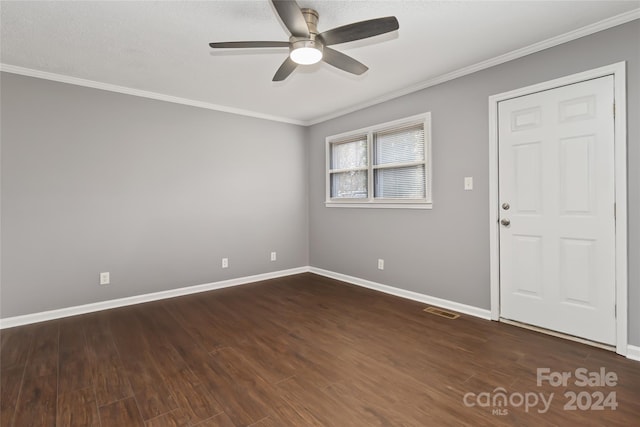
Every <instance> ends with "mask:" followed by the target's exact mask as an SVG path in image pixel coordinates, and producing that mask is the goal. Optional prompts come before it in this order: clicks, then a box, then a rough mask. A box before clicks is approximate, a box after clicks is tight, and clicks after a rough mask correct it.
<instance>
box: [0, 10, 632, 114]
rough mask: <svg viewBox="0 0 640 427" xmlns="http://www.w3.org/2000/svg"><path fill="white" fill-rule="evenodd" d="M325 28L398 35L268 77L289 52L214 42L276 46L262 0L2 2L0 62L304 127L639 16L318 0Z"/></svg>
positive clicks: (276, 28) (275, 31) (280, 29)
mask: <svg viewBox="0 0 640 427" xmlns="http://www.w3.org/2000/svg"><path fill="white" fill-rule="evenodd" d="M298 3H299V4H300V6H301V7H311V8H314V9H316V10H317V11H318V12H319V14H320V22H319V24H318V27H319V29H320V31H324V30H327V29H330V28H333V27H337V26H340V25H344V24H348V23H351V22H354V21H360V20H365V19H371V18H377V17H382V16H389V15H395V16H396V17H397V18H398V21H399V22H400V29H399V31H397V32H394V33H390V34H386V35H382V36H378V37H375V38H371V39H367V40H362V41H357V42H352V43H345V44H342V45H336V46H334V47H335V48H336V49H337V50H340V51H342V52H344V53H347V54H349V55H351V56H353V57H354V58H356V59H358V60H359V61H361V62H363V63H365V64H366V65H368V66H369V68H370V69H369V71H368V72H367V73H365V74H364V75H362V76H353V75H350V74H347V73H345V72H343V71H340V70H337V69H335V68H333V67H331V66H330V65H327V64H324V63H320V64H315V65H311V66H305V67H298V69H297V70H296V71H295V72H294V73H293V74H292V75H291V76H290V77H289V78H288V79H287V80H286V81H284V82H280V83H274V82H272V81H271V78H272V76H273V74H274V73H275V71H276V69H277V68H278V67H279V66H280V64H281V63H282V61H283V60H284V59H285V58H286V55H287V54H288V51H287V49H286V48H285V49H261V50H258V49H255V50H249V49H245V50H242V51H212V49H210V48H209V46H208V43H209V42H211V41H234V40H282V41H286V40H287V39H288V33H287V32H286V30H285V28H284V26H283V25H282V23H281V22H280V21H279V19H278V17H277V16H276V14H275V11H274V9H273V6H272V5H271V4H270V2H269V1H267V0H261V1H203V2H195V1H164V2H155V1H123V2H121V1H102V2H100V1H75V2H68V1H49V2H22V1H2V3H1V5H0V7H1V9H0V17H1V21H0V23H1V37H2V40H1V45H0V47H1V50H0V61H1V62H2V64H4V65H9V66H17V67H24V68H28V69H33V70H38V71H46V72H51V73H56V74H61V75H65V76H71V77H75V78H81V79H88V80H92V81H97V82H102V83H107V84H112V85H118V86H124V87H129V88H133V89H137V90H143V91H149V92H155V93H160V94H165V95H169V96H174V97H180V98H186V99H189V100H193V101H198V102H203V103H208V104H215V105H220V106H225V107H229V108H232V109H240V110H244V111H247V112H253V113H258V114H261V115H268V116H273V117H276V118H281V119H283V120H286V121H292V122H299V123H311V122H314V121H318V120H321V119H322V118H325V117H328V116H331V115H333V114H334V113H335V112H339V111H346V110H349V109H351V108H354V107H356V106H358V105H363V104H366V103H369V102H371V101H372V100H375V99H380V98H384V97H386V96H389V94H392V93H396V92H398V91H402V90H403V89H406V88H409V87H414V86H416V85H419V84H420V83H421V82H425V81H428V80H432V79H434V78H437V77H438V76H442V75H444V74H446V73H450V72H452V71H455V70H458V69H461V68H464V67H468V66H471V65H473V64H477V63H479V62H482V61H486V60H489V59H491V58H495V57H497V56H500V55H503V54H506V53H508V52H511V51H514V50H516V49H520V48H523V47H525V46H529V45H532V44H535V43H537V42H540V41H543V40H546V39H549V38H552V37H556V36H559V35H562V34H565V33H568V32H571V31H574V30H576V29H578V28H581V27H584V26H587V25H591V24H593V23H596V22H599V21H602V20H604V19H607V18H610V17H613V16H616V15H619V14H622V13H626V12H629V11H631V10H635V11H636V12H637V9H638V7H639V6H640V2H638V1H565V2H560V1H533V2H531V1H510V2H483V1H461V2H450V1H446V2H445V1H371V0H367V1H316V0H300V1H299V2H298Z"/></svg>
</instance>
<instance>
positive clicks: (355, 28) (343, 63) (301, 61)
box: [209, 0, 399, 82]
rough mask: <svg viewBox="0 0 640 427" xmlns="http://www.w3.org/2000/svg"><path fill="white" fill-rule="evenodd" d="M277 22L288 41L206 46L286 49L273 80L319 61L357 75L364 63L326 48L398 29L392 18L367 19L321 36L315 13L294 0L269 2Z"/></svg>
mask: <svg viewBox="0 0 640 427" xmlns="http://www.w3.org/2000/svg"><path fill="white" fill-rule="evenodd" d="M271 3H273V6H274V7H275V9H276V12H277V13H278V15H279V16H280V19H281V20H282V22H283V23H284V25H285V26H286V27H287V29H288V30H289V32H290V33H291V37H289V41H288V42H285V41H246V42H214V43H209V46H211V47H212V48H214V49H229V48H232V49H236V48H261V47H288V48H289V57H287V59H285V61H284V62H283V63H282V65H281V66H280V68H278V71H276V74H275V75H274V76H273V81H274V82H278V81H282V80H284V79H286V78H287V77H289V75H290V74H291V73H292V72H293V70H295V69H296V67H297V66H298V65H309V64H315V63H316V62H319V61H320V60H322V61H324V62H326V63H327V64H330V65H333V66H334V67H336V68H339V69H341V70H344V71H347V72H349V73H352V74H357V75H360V74H362V73H364V72H365V71H367V70H368V69H369V68H368V67H367V66H366V65H364V64H363V63H361V62H359V61H357V60H355V59H353V58H352V57H350V56H348V55H345V54H344V53H341V52H338V51H337V50H334V49H332V48H330V47H329V46H332V45H335V44H340V43H346V42H351V41H355V40H361V39H366V38H368V37H373V36H377V35H380V34H385V33H389V32H391V31H395V30H397V29H398V28H399V25H398V20H397V19H396V17H395V16H387V17H385V18H377V19H370V20H367V21H360V22H354V23H353V24H348V25H343V26H341V27H337V28H333V29H331V30H328V31H324V32H322V33H319V32H318V27H317V25H318V18H319V15H318V12H316V11H315V10H313V9H307V8H300V6H298V4H297V3H296V2H295V1H294V0H271Z"/></svg>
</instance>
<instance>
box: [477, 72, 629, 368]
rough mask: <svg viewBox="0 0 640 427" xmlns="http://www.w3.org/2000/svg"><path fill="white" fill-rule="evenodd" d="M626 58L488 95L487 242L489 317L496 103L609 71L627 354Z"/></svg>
mask: <svg viewBox="0 0 640 427" xmlns="http://www.w3.org/2000/svg"><path fill="white" fill-rule="evenodd" d="M625 70H626V62H624V61H623V62H618V63H615V64H611V65H607V66H604V67H600V68H596V69H593V70H589V71H585V72H582V73H577V74H572V75H569V76H565V77H561V78H558V79H554V80H550V81H547V82H543V83H539V84H535V85H532V86H527V87H523V88H520V89H516V90H512V91H509V92H503V93H500V94H497V95H492V96H490V97H489V232H490V236H489V245H490V285H491V319H492V320H496V321H498V320H500V248H499V242H500V240H499V233H500V229H499V224H498V220H499V203H500V200H499V191H498V190H499V188H498V103H499V102H500V101H505V100H507V99H511V98H515V97H519V96H525V95H529V94H532V93H536V92H541V91H545V90H549V89H554V88H557V87H560V86H566V85H570V84H573V83H579V82H581V81H585V80H590V79H595V78H598V77H604V76H609V75H612V76H613V78H614V83H613V85H614V99H615V115H614V167H615V172H614V174H615V203H616V230H615V240H616V244H615V251H616V260H615V275H616V284H615V289H616V353H618V354H621V355H623V356H626V355H627V340H628V337H627V328H628V323H627V322H628V320H627V319H628V314H627V310H628V307H627V291H628V288H627V287H628V279H627V271H628V270H627V262H628V255H627V112H626V106H627V101H626V93H627V92H626V76H625Z"/></svg>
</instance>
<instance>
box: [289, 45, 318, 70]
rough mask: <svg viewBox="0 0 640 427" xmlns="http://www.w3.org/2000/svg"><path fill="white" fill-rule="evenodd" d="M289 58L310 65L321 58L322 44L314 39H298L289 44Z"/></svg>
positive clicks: (297, 62)
mask: <svg viewBox="0 0 640 427" xmlns="http://www.w3.org/2000/svg"><path fill="white" fill-rule="evenodd" d="M289 56H290V57H291V60H292V61H293V62H295V63H296V64H300V65H311V64H315V63H316V62H320V61H321V60H322V45H321V44H320V43H316V42H315V41H314V40H300V41H296V42H293V43H292V44H291V52H290V53H289Z"/></svg>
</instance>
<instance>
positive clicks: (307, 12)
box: [289, 8, 324, 52]
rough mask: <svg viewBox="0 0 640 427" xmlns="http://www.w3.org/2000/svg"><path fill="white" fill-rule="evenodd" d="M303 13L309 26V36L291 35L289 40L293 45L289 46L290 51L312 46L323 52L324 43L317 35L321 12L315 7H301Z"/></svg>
mask: <svg viewBox="0 0 640 427" xmlns="http://www.w3.org/2000/svg"><path fill="white" fill-rule="evenodd" d="M301 10H302V15H303V16H304V19H305V21H306V22H307V26H308V27H309V37H295V36H291V37H290V38H289V42H290V43H291V45H290V46H289V51H290V52H291V51H293V50H296V49H300V48H305V47H306V48H312V49H317V50H319V51H320V52H322V48H323V47H324V44H323V43H322V39H321V38H319V37H317V35H318V18H319V16H320V15H319V14H318V12H316V11H315V10H313V9H307V8H304V9H301Z"/></svg>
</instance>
